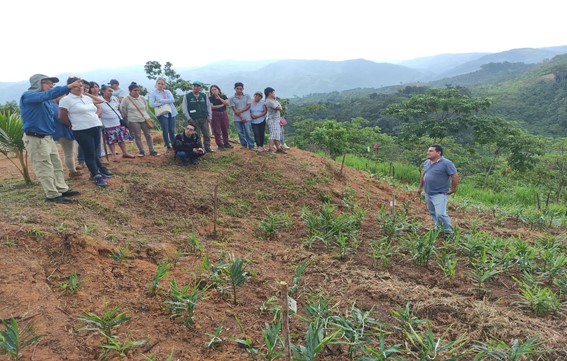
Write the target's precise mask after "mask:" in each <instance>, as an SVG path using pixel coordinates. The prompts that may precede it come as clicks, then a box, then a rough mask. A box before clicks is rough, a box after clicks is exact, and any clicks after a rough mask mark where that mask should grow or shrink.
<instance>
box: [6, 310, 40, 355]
mask: <svg viewBox="0 0 567 361" xmlns="http://www.w3.org/2000/svg"><path fill="white" fill-rule="evenodd" d="M2 323H3V324H4V327H5V329H4V330H3V331H0V351H2V352H3V353H5V354H7V355H8V356H9V357H10V358H11V359H12V360H20V352H21V351H22V349H24V348H25V347H27V346H30V345H32V344H34V343H36V342H37V341H38V340H39V339H40V338H41V336H39V335H36V334H35V331H34V330H33V327H32V324H31V322H30V323H28V324H27V325H25V326H24V327H23V328H22V329H20V327H19V325H18V322H17V321H16V320H15V319H13V318H12V319H10V320H9V321H7V320H6V321H2Z"/></svg>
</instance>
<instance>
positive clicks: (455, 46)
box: [0, 0, 567, 82]
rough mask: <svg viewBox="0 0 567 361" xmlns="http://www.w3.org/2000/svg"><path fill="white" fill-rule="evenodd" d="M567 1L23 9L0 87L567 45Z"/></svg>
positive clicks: (4, 29)
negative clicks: (87, 76) (64, 77)
mask: <svg viewBox="0 0 567 361" xmlns="http://www.w3.org/2000/svg"><path fill="white" fill-rule="evenodd" d="M561 4H563V2H562V1H561V0H538V1H525V0H514V1H512V0H476V1H465V0H460V1H459V0H382V1H376V0H347V1H344V0H325V1H323V0H285V1H273V0H261V1H243V0H233V1H226V0H185V1H184V0H177V1H175V2H173V1H169V0H161V1H146V0H138V1H130V0H114V1H87V2H82V1H77V0H73V1H71V0H59V1H45V0H31V1H25V0H16V1H10V2H8V3H5V4H3V5H2V7H3V8H4V9H9V10H10V11H3V16H2V21H1V22H0V30H1V32H0V33H1V34H3V39H2V42H1V43H2V54H1V56H0V59H1V60H0V61H1V64H2V66H1V67H0V82H9V81H19V80H27V79H28V78H29V77H30V76H31V75H32V74H35V73H44V74H47V75H56V74H59V73H63V72H71V73H75V74H77V75H80V73H81V72H82V71H88V70H95V69H106V68H114V67H122V66H133V65H143V64H145V62H146V61H148V60H157V61H159V62H161V63H162V64H163V63H165V62H166V61H170V62H171V63H172V64H173V67H174V69H176V68H181V67H192V66H202V65H206V64H209V63H212V62H217V61H222V60H265V59H319V60H347V59H359V58H363V59H368V60H373V61H387V62H396V61H400V60H408V59H413V58H418V57H426V56H432V55H438V54H445V53H469V52H500V51H505V50H509V49H513V48H539V47H547V46H559V45H567V27H566V26H565V12H564V11H563V5H561Z"/></svg>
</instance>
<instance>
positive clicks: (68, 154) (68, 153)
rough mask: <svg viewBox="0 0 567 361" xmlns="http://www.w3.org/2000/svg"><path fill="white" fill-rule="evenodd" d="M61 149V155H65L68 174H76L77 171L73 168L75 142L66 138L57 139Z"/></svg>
mask: <svg viewBox="0 0 567 361" xmlns="http://www.w3.org/2000/svg"><path fill="white" fill-rule="evenodd" d="M58 142H59V144H60V145H61V148H62V149H63V154H64V155H65V166H66V167H67V170H68V171H69V172H76V171H77V169H76V168H75V154H76V153H77V152H76V151H75V148H76V147H75V144H77V142H75V140H70V139H67V138H59V140H58Z"/></svg>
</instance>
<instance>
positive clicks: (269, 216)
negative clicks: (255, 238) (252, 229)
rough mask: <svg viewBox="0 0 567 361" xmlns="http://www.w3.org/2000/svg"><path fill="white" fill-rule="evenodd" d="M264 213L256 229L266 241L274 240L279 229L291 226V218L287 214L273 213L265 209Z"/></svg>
mask: <svg viewBox="0 0 567 361" xmlns="http://www.w3.org/2000/svg"><path fill="white" fill-rule="evenodd" d="M264 213H265V214H266V217H265V218H264V219H262V220H261V221H260V223H259V224H258V228H260V230H261V231H262V235H263V237H264V238H266V239H275V238H276V237H277V235H278V231H279V230H280V229H282V228H286V227H289V226H290V225H291V217H290V216H289V214H288V213H287V212H281V213H273V212H271V211H270V210H269V209H266V210H265V211H264Z"/></svg>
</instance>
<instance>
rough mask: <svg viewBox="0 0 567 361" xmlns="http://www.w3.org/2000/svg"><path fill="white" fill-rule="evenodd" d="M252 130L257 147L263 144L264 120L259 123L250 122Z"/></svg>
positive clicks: (264, 133) (264, 134)
mask: <svg viewBox="0 0 567 361" xmlns="http://www.w3.org/2000/svg"><path fill="white" fill-rule="evenodd" d="M252 131H253V132H254V141H255V142H256V145H257V146H258V147H263V146H264V137H265V136H266V121H265V120H264V121H263V122H262V123H260V124H254V123H252Z"/></svg>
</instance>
